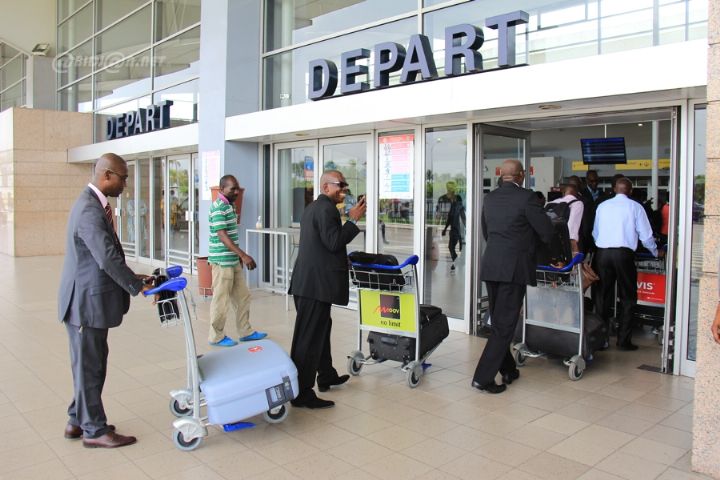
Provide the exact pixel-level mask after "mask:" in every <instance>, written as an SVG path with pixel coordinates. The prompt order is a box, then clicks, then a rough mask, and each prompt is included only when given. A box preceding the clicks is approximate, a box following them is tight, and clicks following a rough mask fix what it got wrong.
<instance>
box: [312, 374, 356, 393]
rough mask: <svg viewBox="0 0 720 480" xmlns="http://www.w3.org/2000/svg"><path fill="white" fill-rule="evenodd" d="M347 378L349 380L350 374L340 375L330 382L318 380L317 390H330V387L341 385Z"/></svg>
mask: <svg viewBox="0 0 720 480" xmlns="http://www.w3.org/2000/svg"><path fill="white" fill-rule="evenodd" d="M348 380H350V375H340V376H339V377H337V378H335V380H332V381H331V382H330V383H320V382H318V390H320V391H321V392H327V391H328V390H330V387H335V386H338V385H342V384H343V383H345V382H347V381H348Z"/></svg>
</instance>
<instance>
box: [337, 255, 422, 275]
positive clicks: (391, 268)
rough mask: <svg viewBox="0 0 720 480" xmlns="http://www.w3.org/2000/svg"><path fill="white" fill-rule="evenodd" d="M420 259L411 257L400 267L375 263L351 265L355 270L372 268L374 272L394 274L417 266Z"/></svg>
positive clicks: (414, 256)
mask: <svg viewBox="0 0 720 480" xmlns="http://www.w3.org/2000/svg"><path fill="white" fill-rule="evenodd" d="M419 260H420V258H419V257H418V256H417V255H411V256H409V257H408V258H407V260H405V261H404V262H403V263H401V264H400V265H378V264H376V263H358V262H352V263H351V265H352V266H353V267H357V268H374V269H376V270H387V271H390V272H396V271H399V270H402V269H403V268H405V267H407V266H408V265H417V263H418V261H419Z"/></svg>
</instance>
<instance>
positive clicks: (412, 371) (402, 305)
mask: <svg viewBox="0 0 720 480" xmlns="http://www.w3.org/2000/svg"><path fill="white" fill-rule="evenodd" d="M418 260H419V259H418V256H417V255H412V256H410V257H409V258H408V259H407V260H405V261H404V262H403V263H401V264H400V265H378V264H365V263H357V262H351V264H350V277H351V279H352V283H353V285H355V287H356V289H357V291H358V313H359V315H358V349H357V350H354V351H353V352H352V353H350V355H348V364H347V367H348V373H350V374H351V375H355V376H356V375H359V374H360V370H362V367H363V365H374V364H376V363H382V362H384V361H385V360H386V359H384V358H378V356H377V355H373V354H370V355H367V356H365V355H364V354H363V352H362V337H363V331H365V332H368V335H369V334H370V333H372V332H378V333H383V334H389V335H392V336H398V337H406V338H411V339H414V343H415V348H414V350H415V351H414V355H412V358H404V359H403V360H402V362H401V363H402V365H401V366H400V369H401V370H402V371H403V372H405V374H406V375H407V384H408V386H409V387H410V388H415V387H417V386H418V385H419V384H420V379H421V378H422V376H423V373H424V371H425V368H428V367H429V366H430V365H429V364H426V363H424V362H425V360H427V358H428V357H429V356H430V354H431V353H432V352H433V351H434V350H435V348H436V347H437V345H435V346H434V347H433V348H431V349H430V350H429V351H427V352H426V353H425V354H424V355H422V354H421V345H420V302H419V300H418V293H419V292H418V290H417V288H418V277H417V263H418Z"/></svg>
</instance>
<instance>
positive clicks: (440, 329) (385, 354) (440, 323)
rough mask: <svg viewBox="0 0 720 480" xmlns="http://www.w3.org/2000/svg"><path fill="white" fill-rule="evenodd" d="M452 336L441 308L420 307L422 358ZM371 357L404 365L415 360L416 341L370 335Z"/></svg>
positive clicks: (431, 306) (382, 334)
mask: <svg viewBox="0 0 720 480" xmlns="http://www.w3.org/2000/svg"><path fill="white" fill-rule="evenodd" d="M449 334H450V330H449V328H448V321H447V317H446V316H445V314H444V313H442V310H441V309H440V308H439V307H435V306H433V305H420V356H421V357H423V356H425V354H426V353H427V352H429V351H430V350H432V349H433V348H435V347H436V346H438V345H439V344H440V342H442V341H443V340H444V339H445V338H447V336H448V335H449ZM367 341H368V344H369V345H370V356H371V357H372V358H373V359H375V360H395V361H397V362H402V364H403V365H405V364H407V363H409V362H411V361H413V360H415V339H414V338H410V337H403V336H401V335H391V334H389V333H380V332H370V333H369V334H368V339H367Z"/></svg>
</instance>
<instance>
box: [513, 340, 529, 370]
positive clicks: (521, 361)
mask: <svg viewBox="0 0 720 480" xmlns="http://www.w3.org/2000/svg"><path fill="white" fill-rule="evenodd" d="M522 347H523V345H517V346H516V347H514V348H513V350H514V352H513V356H514V357H515V364H516V365H517V366H518V367H522V366H524V365H525V362H526V361H527V357H526V356H525V354H524V353H523V352H522V350H521V349H522Z"/></svg>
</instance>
